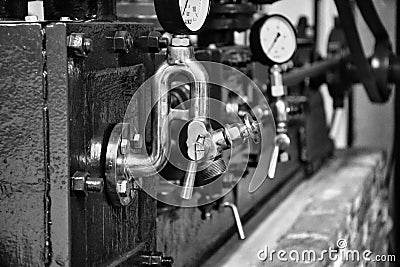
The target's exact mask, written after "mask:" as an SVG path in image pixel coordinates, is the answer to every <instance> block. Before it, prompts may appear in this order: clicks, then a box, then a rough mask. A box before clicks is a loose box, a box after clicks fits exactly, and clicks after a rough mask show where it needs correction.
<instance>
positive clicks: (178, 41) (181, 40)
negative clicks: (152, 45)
mask: <svg viewBox="0 0 400 267" xmlns="http://www.w3.org/2000/svg"><path fill="white" fill-rule="evenodd" d="M171 44H172V46H189V45H190V39H189V38H187V37H174V38H172V41H171Z"/></svg>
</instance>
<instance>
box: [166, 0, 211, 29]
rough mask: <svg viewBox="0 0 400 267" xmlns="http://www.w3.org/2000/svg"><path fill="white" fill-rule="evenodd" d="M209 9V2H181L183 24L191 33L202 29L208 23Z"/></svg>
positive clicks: (195, 0)
mask: <svg viewBox="0 0 400 267" xmlns="http://www.w3.org/2000/svg"><path fill="white" fill-rule="evenodd" d="M209 7H210V1H209V0H179V9H180V11H181V16H182V19H183V22H184V23H185V25H186V27H187V28H188V29H189V30H191V31H198V30H200V29H201V27H202V26H203V24H204V22H205V21H206V18H207V15H208V10H209ZM166 12H168V11H166Z"/></svg>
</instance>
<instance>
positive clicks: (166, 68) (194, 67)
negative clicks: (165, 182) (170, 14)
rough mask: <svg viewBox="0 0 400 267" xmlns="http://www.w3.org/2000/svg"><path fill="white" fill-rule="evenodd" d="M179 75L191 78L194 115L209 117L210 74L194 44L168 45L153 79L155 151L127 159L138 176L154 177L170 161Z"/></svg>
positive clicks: (202, 118)
mask: <svg viewBox="0 0 400 267" xmlns="http://www.w3.org/2000/svg"><path fill="white" fill-rule="evenodd" d="M176 74H180V75H184V76H186V77H187V78H188V79H189V81H190V83H189V85H190V95H191V98H192V99H191V105H190V111H189V113H190V118H191V119H199V120H206V119H207V117H208V114H209V103H208V102H209V98H208V96H209V92H208V85H207V81H208V75H207V72H206V70H205V69H204V67H203V66H202V65H201V64H200V63H199V62H197V61H196V60H195V58H194V50H193V47H191V46H189V47H168V58H167V61H166V62H164V63H163V64H162V65H161V66H160V67H159V69H158V70H157V72H156V74H155V76H154V79H153V81H152V90H151V93H152V96H151V97H152V104H153V108H152V140H151V142H152V143H151V152H150V154H149V155H147V153H146V154H134V153H129V154H128V155H127V157H126V158H125V166H126V167H127V168H128V169H129V170H130V174H131V175H133V176H135V177H148V176H152V175H154V174H156V173H157V172H158V171H160V170H161V169H162V168H163V167H164V165H165V164H166V162H167V158H168V157H167V153H169V149H170V137H169V121H170V118H169V117H168V115H169V113H170V111H171V109H170V105H169V101H168V93H169V91H170V89H171V84H172V82H173V81H174V79H176ZM164 126H166V128H165V127H164Z"/></svg>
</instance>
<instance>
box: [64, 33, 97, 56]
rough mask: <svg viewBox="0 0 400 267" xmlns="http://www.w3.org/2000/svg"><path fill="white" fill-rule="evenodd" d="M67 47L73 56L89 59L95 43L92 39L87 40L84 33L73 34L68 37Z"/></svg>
mask: <svg viewBox="0 0 400 267" xmlns="http://www.w3.org/2000/svg"><path fill="white" fill-rule="evenodd" d="M67 47H68V50H69V52H70V53H72V55H73V56H76V57H87V55H88V54H89V53H90V52H92V51H93V41H92V39H90V38H85V34H84V33H71V35H68V37H67Z"/></svg>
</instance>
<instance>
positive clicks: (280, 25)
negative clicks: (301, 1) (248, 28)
mask: <svg viewBox="0 0 400 267" xmlns="http://www.w3.org/2000/svg"><path fill="white" fill-rule="evenodd" d="M260 42H261V47H262V49H263V51H264V53H265V55H266V56H267V57H268V58H269V59H270V60H271V61H273V62H275V63H284V62H286V61H288V60H289V59H291V57H292V56H293V54H294V52H295V51H296V47H297V42H296V32H295V30H294V28H293V26H292V24H291V23H290V22H289V21H288V20H287V19H286V18H284V17H282V16H279V15H274V16H270V17H269V18H267V20H266V21H265V22H264V24H263V25H262V26H261V29H260Z"/></svg>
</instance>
